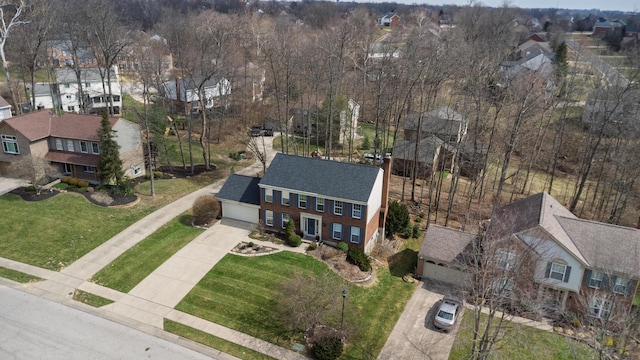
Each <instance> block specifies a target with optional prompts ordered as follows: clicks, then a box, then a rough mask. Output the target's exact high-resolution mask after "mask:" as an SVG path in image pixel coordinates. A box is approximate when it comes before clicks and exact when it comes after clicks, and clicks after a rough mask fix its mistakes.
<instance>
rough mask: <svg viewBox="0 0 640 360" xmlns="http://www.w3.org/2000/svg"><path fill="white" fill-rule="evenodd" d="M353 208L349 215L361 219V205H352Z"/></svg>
mask: <svg viewBox="0 0 640 360" xmlns="http://www.w3.org/2000/svg"><path fill="white" fill-rule="evenodd" d="M352 206H353V208H352V209H351V215H352V216H353V218H355V219H361V218H362V205H361V204H353V205H352Z"/></svg>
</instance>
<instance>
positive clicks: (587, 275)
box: [582, 269, 592, 286]
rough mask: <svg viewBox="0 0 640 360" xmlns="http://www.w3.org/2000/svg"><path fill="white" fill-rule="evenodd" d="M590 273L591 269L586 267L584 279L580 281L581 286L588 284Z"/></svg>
mask: <svg viewBox="0 0 640 360" xmlns="http://www.w3.org/2000/svg"><path fill="white" fill-rule="evenodd" d="M591 274H592V271H591V270H589V269H587V270H586V271H585V272H584V281H582V285H583V286H589V281H590V280H591Z"/></svg>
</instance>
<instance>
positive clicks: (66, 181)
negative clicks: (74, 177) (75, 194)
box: [60, 176, 71, 184]
mask: <svg viewBox="0 0 640 360" xmlns="http://www.w3.org/2000/svg"><path fill="white" fill-rule="evenodd" d="M69 180H71V178H70V177H68V176H63V177H62V178H61V179H60V182H61V183H65V184H68V183H69Z"/></svg>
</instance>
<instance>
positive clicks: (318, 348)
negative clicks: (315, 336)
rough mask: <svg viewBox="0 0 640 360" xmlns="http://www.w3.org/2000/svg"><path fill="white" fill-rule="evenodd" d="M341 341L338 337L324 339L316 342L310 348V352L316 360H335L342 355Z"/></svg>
mask: <svg viewBox="0 0 640 360" xmlns="http://www.w3.org/2000/svg"><path fill="white" fill-rule="evenodd" d="M342 350H343V344H342V339H340V338H338V337H325V338H322V339H320V340H318V341H317V342H316V343H315V344H314V345H313V348H311V352H313V355H314V356H315V357H316V359H318V360H335V359H338V358H339V357H340V355H342Z"/></svg>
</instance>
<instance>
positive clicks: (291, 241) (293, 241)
mask: <svg viewBox="0 0 640 360" xmlns="http://www.w3.org/2000/svg"><path fill="white" fill-rule="evenodd" d="M287 244H288V245H289V246H293V247H298V246H300V244H302V238H301V237H300V235H296V234H293V235H292V236H289V237H287Z"/></svg>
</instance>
